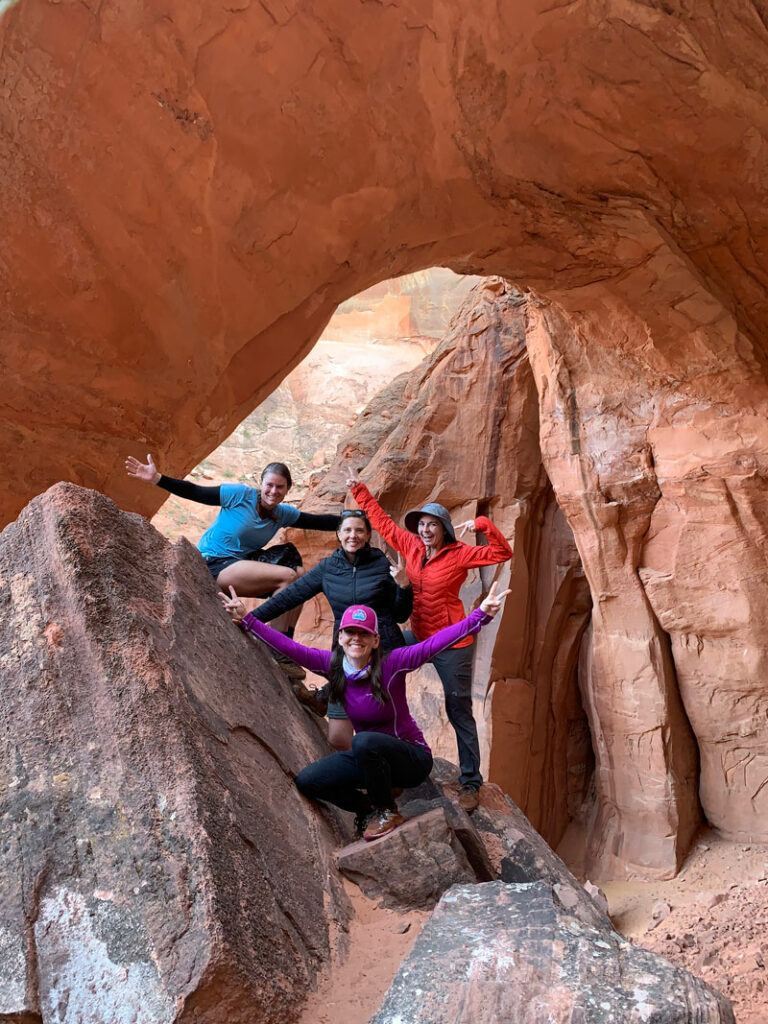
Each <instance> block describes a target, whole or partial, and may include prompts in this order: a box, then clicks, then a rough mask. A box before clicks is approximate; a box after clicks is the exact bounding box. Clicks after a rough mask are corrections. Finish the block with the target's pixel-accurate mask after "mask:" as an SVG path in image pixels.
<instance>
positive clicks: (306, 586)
mask: <svg viewBox="0 0 768 1024" xmlns="http://www.w3.org/2000/svg"><path fill="white" fill-rule="evenodd" d="M322 589H323V563H322V562H320V563H318V565H316V566H315V567H314V569H310V571H309V572H308V573H305V575H304V576H300V577H299V578H298V579H297V580H294V581H293V583H289V584H288V586H287V587H286V588H285V589H284V590H278V592H277V593H276V594H275V596H274V597H270V599H269V600H268V601H265V602H264V604H260V605H259V607H258V608H257V609H256V610H255V611H254V612H252V613H251V614H252V615H253V617H254V618H255V619H258V620H259V622H271V621H272V619H276V618H277V617H278V615H282V614H283V612H289V611H291V609H292V608H298V606H299V605H300V604H304V602H305V601H309V599H310V598H311V597H314V596H315V595H316V594H320V593H321V592H322Z"/></svg>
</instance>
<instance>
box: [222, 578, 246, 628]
mask: <svg viewBox="0 0 768 1024" xmlns="http://www.w3.org/2000/svg"><path fill="white" fill-rule="evenodd" d="M229 593H230V596H229V597H227V595H226V594H225V593H224V592H223V591H221V590H220V591H219V597H220V599H221V602H222V604H223V605H224V611H225V612H226V613H227V615H229V617H230V619H232V621H233V622H234V623H235V625H237V626H239V625H240V623H241V622H242V621H243V619H244V618H245V615H246V610H245V605H244V604H243V602H242V601H241V599H240V598H239V597H238V596H237V594H236V593H235V588H234V587H230V588H229Z"/></svg>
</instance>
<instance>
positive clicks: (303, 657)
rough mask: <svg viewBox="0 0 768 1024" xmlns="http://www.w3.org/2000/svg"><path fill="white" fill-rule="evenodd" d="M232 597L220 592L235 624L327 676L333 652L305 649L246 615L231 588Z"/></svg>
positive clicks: (293, 659) (312, 669)
mask: <svg viewBox="0 0 768 1024" xmlns="http://www.w3.org/2000/svg"><path fill="white" fill-rule="evenodd" d="M229 593H230V596H229V597H227V596H226V594H222V593H221V592H219V597H220V598H221V601H222V603H223V605H224V608H225V610H226V611H227V613H228V615H229V617H230V618H231V619H232V621H233V622H236V623H237V625H238V626H240V627H241V628H242V629H243V630H245V632H247V633H252V634H253V635H254V636H257V637H258V638H259V640H263V641H264V643H266V644H269V646H270V647H271V648H272V649H273V650H275V651H277V652H278V653H279V654H285V655H286V656H287V657H288V658H290V659H291V661H295V662H296V664H297V665H301V666H302V667H303V668H308V669H309V671H310V672H317V673H318V674H319V675H327V673H328V670H329V668H330V667H331V652H330V651H321V650H319V649H318V648H317V647H305V646H304V644H299V643H296V641H295V640H290V639H289V638H288V637H287V636H285V634H284V633H278V631H277V630H276V629H273V628H272V627H271V626H267V625H266V624H265V623H263V622H259V620H258V619H257V618H255V617H254V616H253V615H251V614H245V605H244V604H243V602H242V601H241V600H240V598H239V597H238V596H237V594H236V593H235V588H234V587H230V588H229Z"/></svg>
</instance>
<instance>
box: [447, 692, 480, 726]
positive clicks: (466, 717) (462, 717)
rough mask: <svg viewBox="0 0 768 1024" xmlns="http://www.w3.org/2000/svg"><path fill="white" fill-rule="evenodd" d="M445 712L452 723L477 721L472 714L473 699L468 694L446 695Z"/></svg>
mask: <svg viewBox="0 0 768 1024" xmlns="http://www.w3.org/2000/svg"><path fill="white" fill-rule="evenodd" d="M445 710H446V713H447V715H448V718H449V720H450V721H455V720H459V721H472V722H474V720H475V716H474V715H473V713H472V697H471V695H470V694H468V693H467V694H463V693H446V695H445Z"/></svg>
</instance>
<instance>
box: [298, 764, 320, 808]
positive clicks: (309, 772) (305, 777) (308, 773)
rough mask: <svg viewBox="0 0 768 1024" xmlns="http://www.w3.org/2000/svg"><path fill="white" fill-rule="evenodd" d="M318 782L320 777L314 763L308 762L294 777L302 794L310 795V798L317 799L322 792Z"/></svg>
mask: <svg viewBox="0 0 768 1024" xmlns="http://www.w3.org/2000/svg"><path fill="white" fill-rule="evenodd" d="M318 782H319V779H318V777H317V773H316V771H315V765H314V764H308V765H307V767H306V768H302V770H301V771H300V772H299V774H298V775H297V776H296V778H295V779H294V783H295V785H296V789H298V791H299V792H300V793H301V795H302V796H306V797H309V799H310V800H313V799H315V798H316V797H317V796H318V794H319V792H320V786H319V785H318Z"/></svg>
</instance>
